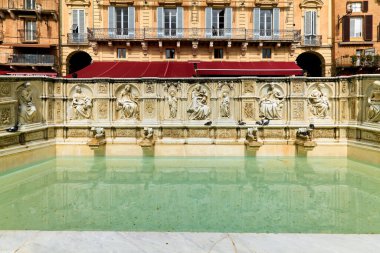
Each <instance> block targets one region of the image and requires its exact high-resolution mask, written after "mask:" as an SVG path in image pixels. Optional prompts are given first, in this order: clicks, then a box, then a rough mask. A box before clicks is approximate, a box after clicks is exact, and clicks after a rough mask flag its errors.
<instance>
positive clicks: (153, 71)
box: [67, 62, 195, 78]
mask: <svg viewBox="0 0 380 253" xmlns="http://www.w3.org/2000/svg"><path fill="white" fill-rule="evenodd" d="M75 73H76V74H77V78H93V77H111V78H140V77H166V78H176V77H177V78H180V77H192V76H194V75H195V71H194V67H193V64H192V63H189V62H93V63H92V64H91V65H89V66H87V67H85V68H84V69H81V70H79V71H77V72H75ZM67 77H72V74H70V75H67Z"/></svg>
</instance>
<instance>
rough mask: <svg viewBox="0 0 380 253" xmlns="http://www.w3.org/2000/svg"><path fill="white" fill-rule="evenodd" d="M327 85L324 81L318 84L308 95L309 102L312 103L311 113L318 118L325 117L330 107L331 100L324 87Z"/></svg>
mask: <svg viewBox="0 0 380 253" xmlns="http://www.w3.org/2000/svg"><path fill="white" fill-rule="evenodd" d="M323 88H325V85H324V84H322V83H319V84H317V86H316V87H315V88H314V90H312V91H311V93H310V95H309V96H308V100H307V101H308V104H309V105H310V111H311V113H312V114H313V115H314V116H316V117H317V118H321V119H324V118H326V117H327V113H328V111H329V109H330V102H329V99H328V98H327V96H326V95H325V93H323V91H322V89H323Z"/></svg>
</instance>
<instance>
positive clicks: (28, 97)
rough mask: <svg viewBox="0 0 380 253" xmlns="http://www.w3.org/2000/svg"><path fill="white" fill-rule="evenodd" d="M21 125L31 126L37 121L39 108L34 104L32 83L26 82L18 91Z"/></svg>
mask: <svg viewBox="0 0 380 253" xmlns="http://www.w3.org/2000/svg"><path fill="white" fill-rule="evenodd" d="M18 101H19V117H18V123H19V125H24V124H30V123H33V122H35V121H36V117H37V108H36V106H35V105H34V103H33V98H32V89H31V85H30V82H25V83H24V84H23V85H22V86H21V87H20V88H19V91H18Z"/></svg>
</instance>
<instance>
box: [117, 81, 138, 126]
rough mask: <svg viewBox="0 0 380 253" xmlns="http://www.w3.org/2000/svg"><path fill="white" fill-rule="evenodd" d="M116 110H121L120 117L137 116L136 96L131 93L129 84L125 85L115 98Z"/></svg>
mask: <svg viewBox="0 0 380 253" xmlns="http://www.w3.org/2000/svg"><path fill="white" fill-rule="evenodd" d="M116 110H118V111H119V110H121V111H122V115H121V118H122V119H130V118H136V119H137V118H138V117H139V106H138V103H137V96H135V95H134V94H133V93H132V88H131V86H130V85H129V84H127V85H125V87H124V90H123V91H122V92H121V95H120V97H119V98H118V100H117V107H116Z"/></svg>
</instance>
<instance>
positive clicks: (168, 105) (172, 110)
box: [164, 83, 181, 120]
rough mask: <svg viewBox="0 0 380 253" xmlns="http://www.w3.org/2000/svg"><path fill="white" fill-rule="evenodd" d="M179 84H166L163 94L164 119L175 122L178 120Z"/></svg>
mask: <svg viewBox="0 0 380 253" xmlns="http://www.w3.org/2000/svg"><path fill="white" fill-rule="evenodd" d="M180 90H181V84H180V83H168V84H166V85H165V87H164V92H165V95H164V97H165V108H164V114H165V116H164V118H165V119H170V120H175V119H178V118H180V115H179V112H180V111H181V110H180V95H181V94H180Z"/></svg>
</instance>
